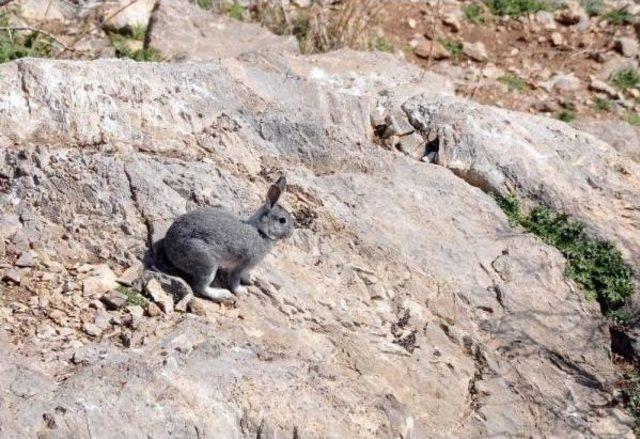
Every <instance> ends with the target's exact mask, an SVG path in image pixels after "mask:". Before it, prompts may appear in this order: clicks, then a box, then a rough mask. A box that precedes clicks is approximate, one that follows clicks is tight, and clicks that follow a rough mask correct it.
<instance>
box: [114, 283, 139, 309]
mask: <svg viewBox="0 0 640 439" xmlns="http://www.w3.org/2000/svg"><path fill="white" fill-rule="evenodd" d="M116 291H117V292H118V293H120V294H122V295H123V296H124V303H125V304H126V305H139V306H143V305H145V304H146V303H147V299H146V298H145V297H144V296H143V295H142V294H140V293H139V292H137V291H136V290H134V289H133V288H129V287H125V286H124V285H120V286H119V287H117V288H116Z"/></svg>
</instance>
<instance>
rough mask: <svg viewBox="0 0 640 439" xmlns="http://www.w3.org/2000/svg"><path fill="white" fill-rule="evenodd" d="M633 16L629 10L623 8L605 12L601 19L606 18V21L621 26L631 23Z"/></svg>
mask: <svg viewBox="0 0 640 439" xmlns="http://www.w3.org/2000/svg"><path fill="white" fill-rule="evenodd" d="M634 19H635V17H634V16H633V14H631V13H630V12H629V11H627V10H625V9H616V10H614V11H611V12H607V13H606V14H604V15H603V16H602V20H606V21H607V23H611V24H613V25H615V26H623V25H625V24H632V23H633V21H634Z"/></svg>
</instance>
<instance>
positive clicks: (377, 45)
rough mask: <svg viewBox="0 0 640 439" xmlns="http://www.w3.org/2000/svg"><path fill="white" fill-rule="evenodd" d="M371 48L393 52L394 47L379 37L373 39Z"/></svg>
mask: <svg viewBox="0 0 640 439" xmlns="http://www.w3.org/2000/svg"><path fill="white" fill-rule="evenodd" d="M371 48H372V49H373V50H378V51H380V52H393V45H392V44H391V43H390V42H389V41H388V40H387V39H386V38H384V37H381V36H379V35H375V36H374V37H373V40H372V41H371Z"/></svg>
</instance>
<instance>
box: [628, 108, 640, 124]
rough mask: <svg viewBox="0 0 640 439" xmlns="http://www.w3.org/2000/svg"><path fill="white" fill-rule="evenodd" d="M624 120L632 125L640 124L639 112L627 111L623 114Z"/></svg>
mask: <svg viewBox="0 0 640 439" xmlns="http://www.w3.org/2000/svg"><path fill="white" fill-rule="evenodd" d="M624 120H626V121H627V122H628V123H629V124H631V125H633V126H640V114H638V113H636V112H634V111H627V113H626V114H625V115H624Z"/></svg>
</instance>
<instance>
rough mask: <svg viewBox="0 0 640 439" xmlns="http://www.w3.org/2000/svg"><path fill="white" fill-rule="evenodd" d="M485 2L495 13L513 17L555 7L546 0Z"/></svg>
mask: <svg viewBox="0 0 640 439" xmlns="http://www.w3.org/2000/svg"><path fill="white" fill-rule="evenodd" d="M485 4H486V5H487V6H488V7H489V9H490V10H491V12H492V13H493V14H494V15H498V16H503V15H509V16H511V17H520V16H521V15H526V14H535V13H536V12H538V11H550V10H552V9H553V5H552V4H551V3H549V2H547V1H544V0H485Z"/></svg>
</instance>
